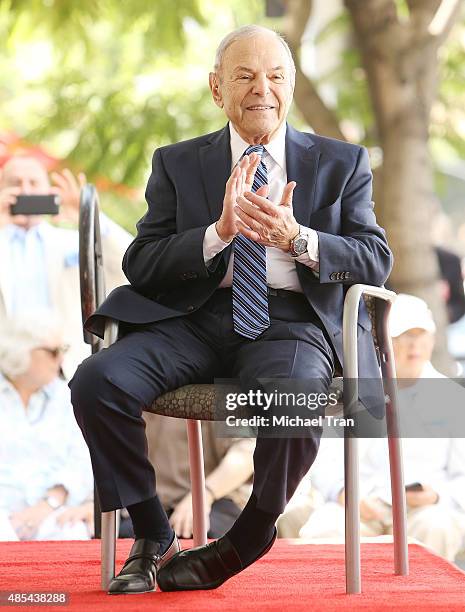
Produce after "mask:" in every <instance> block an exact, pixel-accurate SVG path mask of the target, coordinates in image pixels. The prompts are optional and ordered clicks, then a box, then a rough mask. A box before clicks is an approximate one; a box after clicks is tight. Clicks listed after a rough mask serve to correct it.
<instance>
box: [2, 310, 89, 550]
mask: <svg viewBox="0 0 465 612" xmlns="http://www.w3.org/2000/svg"><path fill="white" fill-rule="evenodd" d="M64 352H65V347H64V346H63V335H62V333H61V330H60V327H59V325H58V324H57V322H56V317H54V316H53V314H52V313H49V312H38V313H37V314H35V315H33V314H28V315H22V316H19V317H17V318H12V319H5V320H3V321H2V323H1V325H0V431H1V437H0V540H70V539H72V540H76V539H87V538H89V535H90V530H91V527H90V525H89V520H90V519H91V518H92V517H91V515H90V514H89V506H90V504H89V501H90V500H91V499H92V492H93V491H92V490H93V480H92V469H91V464H90V459H89V453H88V450H87V447H86V445H85V443H84V441H83V440H82V436H81V433H80V431H79V428H78V427H77V425H76V421H75V419H74V415H73V408H72V405H71V402H70V393H69V389H68V386H67V385H66V382H65V381H64V380H62V379H61V378H60V377H59V372H60V367H61V363H62V359H63V355H64ZM85 502H87V503H85Z"/></svg>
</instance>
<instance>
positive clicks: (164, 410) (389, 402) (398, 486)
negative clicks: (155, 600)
mask: <svg viewBox="0 0 465 612" xmlns="http://www.w3.org/2000/svg"><path fill="white" fill-rule="evenodd" d="M79 235H80V238H79V260H80V279H81V306H82V319H83V322H84V321H85V320H86V319H87V318H88V317H89V316H90V315H91V314H92V313H93V312H94V311H95V310H96V308H97V307H98V306H99V305H100V304H101V303H102V302H103V300H104V298H105V286H104V277H103V267H102V263H103V254H102V248H101V241H100V230H99V211H98V195H97V191H96V189H95V187H93V186H92V185H86V186H85V187H84V188H83V190H82V192H81V202H80V222H79ZM362 296H363V298H364V299H365V301H366V304H367V307H368V311H369V314H370V317H371V320H372V330H373V340H374V342H375V346H376V349H377V352H378V355H379V357H380V367H381V374H382V377H383V380H384V383H385V392H386V427H387V434H388V438H389V460H390V470H391V489H392V507H393V535H394V571H395V573H396V574H398V575H406V574H408V549H407V533H406V505H405V492H404V480H403V473H402V460H401V441H400V439H399V431H398V415H397V393H396V384H395V383H396V381H395V376H396V375H395V366H394V360H393V353H392V344H391V339H390V335H389V329H388V323H387V320H388V314H389V310H390V307H391V304H392V303H393V301H394V300H395V294H394V293H393V292H391V291H387V290H386V289H384V288H380V287H372V286H369V285H361V284H357V285H353V286H352V287H350V289H349V290H348V291H347V294H346V298H345V302H344V313H343V346H344V355H343V373H342V372H338V373H336V374H337V376H336V377H335V378H334V380H333V384H332V386H331V389H330V391H333V392H335V393H337V394H338V397H339V398H340V402H339V407H340V408H342V414H343V415H344V417H347V418H350V416H351V414H354V411H355V409H356V406H357V404H358V381H357V378H358V355H357V320H358V310H359V302H360V299H361V298H362ZM117 338H118V323H117V322H116V321H114V320H107V321H106V323H105V334H104V340H103V341H102V340H101V339H99V338H97V337H95V336H93V335H92V334H90V333H89V332H87V331H84V339H85V341H86V342H88V343H89V344H91V346H92V352H93V353H94V352H97V351H98V350H100V349H101V348H103V347H108V346H110V345H111V344H112V343H113V342H115V341H116V340H117ZM341 383H342V385H341ZM341 388H343V391H344V392H343V397H342V392H341ZM215 407H216V395H215V387H214V385H213V384H195V385H186V386H184V387H181V388H179V389H176V390H174V391H170V392H168V393H165V394H164V395H162V396H161V397H159V398H158V399H157V400H156V401H155V402H154V403H153V405H152V406H151V408H150V410H149V411H150V412H153V413H156V414H160V415H164V416H170V417H177V418H182V419H185V420H186V423H187V432H188V445H189V465H190V474H191V488H192V506H193V536H194V546H201V545H203V544H206V542H207V522H206V515H205V512H206V502H205V476H204V465H203V450H202V437H201V430H200V422H201V421H202V420H205V421H207V420H215V419H218V418H219V417H218V411H217V410H216V408H215ZM358 474H359V470H358V448H357V439H356V438H355V437H350V436H348V435H345V436H344V476H345V491H346V495H345V517H346V520H345V523H346V530H345V560H346V564H345V566H346V592H347V593H360V592H361V576H360V511H359V479H358ZM98 513H99V509H98V504H96V516H97V515H98ZM98 532H99V529H98V528H97V529H96V535H97V534H98ZM116 534H117V511H113V512H103V513H102V515H101V551H102V566H101V578H102V588H103V589H104V590H106V589H107V587H108V584H109V582H110V580H111V579H112V578H113V577H114V575H115V555H116V538H117V536H116Z"/></svg>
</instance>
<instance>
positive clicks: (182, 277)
mask: <svg viewBox="0 0 465 612" xmlns="http://www.w3.org/2000/svg"><path fill="white" fill-rule="evenodd" d="M179 278H180V279H181V280H186V278H187V277H186V275H185V274H180V275H179Z"/></svg>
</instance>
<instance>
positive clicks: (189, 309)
mask: <svg viewBox="0 0 465 612" xmlns="http://www.w3.org/2000/svg"><path fill="white" fill-rule="evenodd" d="M193 310H195V306H192V304H191V305H190V306H188V307H187V312H192V311H193Z"/></svg>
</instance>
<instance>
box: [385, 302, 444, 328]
mask: <svg viewBox="0 0 465 612" xmlns="http://www.w3.org/2000/svg"><path fill="white" fill-rule="evenodd" d="M417 327H418V328H420V329H424V330H426V331H428V332H431V333H434V332H435V331H436V325H435V324H434V320H433V315H432V313H431V310H430V309H429V308H428V304H427V303H426V302H425V301H424V300H422V299H421V298H419V297H415V296H414V295H408V294H407V293H399V294H398V295H397V297H396V299H395V300H394V304H393V305H392V307H391V312H390V313H389V329H390V331H391V336H392V337H393V338H397V336H400V335H401V334H403V333H404V332H406V331H408V330H409V329H415V328H417Z"/></svg>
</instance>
